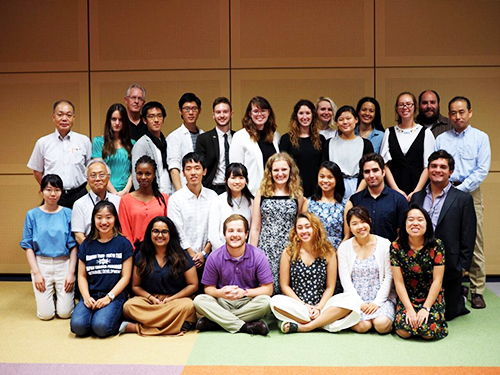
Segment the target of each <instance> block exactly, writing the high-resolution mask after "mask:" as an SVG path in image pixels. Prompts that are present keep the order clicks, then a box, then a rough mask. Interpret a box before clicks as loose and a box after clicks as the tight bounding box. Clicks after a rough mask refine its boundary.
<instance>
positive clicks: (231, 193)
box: [208, 163, 253, 250]
mask: <svg viewBox="0 0 500 375" xmlns="http://www.w3.org/2000/svg"><path fill="white" fill-rule="evenodd" d="M247 185H248V171H247V169H246V167H245V166H244V165H243V164H241V163H231V164H229V165H228V167H227V169H226V192H224V193H222V194H221V195H219V196H218V197H217V198H216V199H214V201H213V203H212V207H211V209H210V222H209V224H208V240H209V241H210V243H211V244H212V250H217V249H218V248H220V247H221V246H222V245H224V244H225V243H226V240H225V238H224V234H223V225H224V221H225V220H226V219H227V218H228V217H229V216H231V215H233V214H240V215H243V216H244V217H245V219H247V221H248V225H249V226H250V223H251V219H252V202H253V195H252V193H251V192H250V190H248V186H247Z"/></svg>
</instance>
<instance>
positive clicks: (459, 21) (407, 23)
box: [375, 0, 500, 66]
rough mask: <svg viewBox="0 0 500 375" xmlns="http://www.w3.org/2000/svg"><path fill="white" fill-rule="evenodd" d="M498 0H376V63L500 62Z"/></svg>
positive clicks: (430, 64) (405, 64) (455, 63)
mask: <svg viewBox="0 0 500 375" xmlns="http://www.w3.org/2000/svg"><path fill="white" fill-rule="evenodd" d="M499 16H500V1H498V0H441V1H434V0H419V1H408V0H407V1H401V0H375V19H376V27H375V29H376V30H377V32H376V42H375V44H376V48H377V49H376V56H377V66H463V65H499V64H500V32H499V31H498V18H499Z"/></svg>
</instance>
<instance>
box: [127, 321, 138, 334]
mask: <svg viewBox="0 0 500 375" xmlns="http://www.w3.org/2000/svg"><path fill="white" fill-rule="evenodd" d="M125 333H137V324H136V323H130V322H129V323H128V324H127V327H126V328H125Z"/></svg>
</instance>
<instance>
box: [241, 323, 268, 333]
mask: <svg viewBox="0 0 500 375" xmlns="http://www.w3.org/2000/svg"><path fill="white" fill-rule="evenodd" d="M245 325H246V331H247V333H250V334H251V335H262V336H266V335H267V334H268V333H269V327H268V326H267V324H266V322H265V321H263V320H262V319H261V320H256V321H254V322H248V323H246V324H245Z"/></svg>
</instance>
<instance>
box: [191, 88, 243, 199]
mask: <svg viewBox="0 0 500 375" xmlns="http://www.w3.org/2000/svg"><path fill="white" fill-rule="evenodd" d="M212 109H213V113H212V117H213V118H214V120H215V128H213V129H212V130H210V131H208V132H206V133H203V134H200V135H199V136H198V139H197V140H196V153H198V154H200V155H203V156H204V157H205V162H206V166H207V174H206V175H205V176H204V177H203V186H205V187H207V188H210V189H212V190H213V191H215V192H216V193H217V194H222V193H223V192H225V191H226V185H225V175H226V167H227V166H228V165H229V146H230V145H231V141H232V139H233V134H234V131H232V130H230V129H229V126H230V124H231V118H232V117H233V110H232V108H231V102H230V101H229V99H228V98H226V97H218V98H216V99H215V100H214V103H213V105H212Z"/></svg>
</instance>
